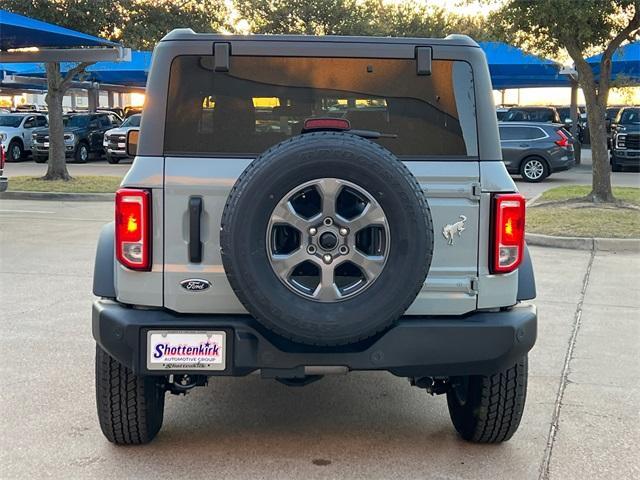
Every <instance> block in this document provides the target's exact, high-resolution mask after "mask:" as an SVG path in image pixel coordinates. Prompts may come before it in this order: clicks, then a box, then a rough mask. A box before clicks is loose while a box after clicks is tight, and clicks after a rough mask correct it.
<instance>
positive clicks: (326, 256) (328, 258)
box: [322, 253, 333, 263]
mask: <svg viewBox="0 0 640 480" xmlns="http://www.w3.org/2000/svg"><path fill="white" fill-rule="evenodd" d="M322 260H324V263H331V260H333V257H332V256H331V255H329V254H328V253H327V254H325V255H323V257H322Z"/></svg>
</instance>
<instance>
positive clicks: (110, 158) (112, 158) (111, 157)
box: [107, 154, 120, 165]
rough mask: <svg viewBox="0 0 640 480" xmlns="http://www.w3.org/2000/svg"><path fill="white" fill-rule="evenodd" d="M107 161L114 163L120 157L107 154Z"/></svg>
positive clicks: (118, 160)
mask: <svg viewBox="0 0 640 480" xmlns="http://www.w3.org/2000/svg"><path fill="white" fill-rule="evenodd" d="M107 162H108V163H110V164H111V165H115V164H117V163H120V158H119V157H114V156H112V155H109V154H107Z"/></svg>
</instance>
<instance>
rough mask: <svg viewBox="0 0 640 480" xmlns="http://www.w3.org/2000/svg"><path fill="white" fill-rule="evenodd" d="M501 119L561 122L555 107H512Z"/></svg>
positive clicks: (505, 120)
mask: <svg viewBox="0 0 640 480" xmlns="http://www.w3.org/2000/svg"><path fill="white" fill-rule="evenodd" d="M502 121H503V122H542V123H562V122H561V121H560V114H559V113H558V110H556V108H555V107H512V108H510V109H509V111H508V112H507V114H506V115H505V116H504V118H503V120H502Z"/></svg>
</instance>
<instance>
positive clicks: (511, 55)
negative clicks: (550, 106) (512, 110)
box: [480, 42, 570, 90]
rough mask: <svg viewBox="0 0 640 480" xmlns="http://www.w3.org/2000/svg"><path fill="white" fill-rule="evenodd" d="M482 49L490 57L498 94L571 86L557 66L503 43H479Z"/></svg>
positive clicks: (492, 80)
mask: <svg viewBox="0 0 640 480" xmlns="http://www.w3.org/2000/svg"><path fill="white" fill-rule="evenodd" d="M480 47H481V48H482V50H483V51H484V53H485V55H486V56H487V62H488V63H489V73H490V74H491V83H492V84H493V88H494V89H495V90H503V89H507V88H532V87H568V86H570V84H569V80H568V79H567V78H566V76H565V75H560V68H561V65H560V64H558V63H556V62H553V61H551V60H547V59H544V58H540V57H536V56H535V55H531V54H529V53H525V52H523V51H522V50H520V49H519V48H516V47H514V46H511V45H508V44H506V43H502V42H480Z"/></svg>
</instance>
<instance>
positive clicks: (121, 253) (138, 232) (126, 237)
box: [116, 188, 151, 270]
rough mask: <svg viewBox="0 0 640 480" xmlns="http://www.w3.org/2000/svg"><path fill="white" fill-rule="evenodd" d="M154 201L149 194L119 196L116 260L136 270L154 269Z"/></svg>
mask: <svg viewBox="0 0 640 480" xmlns="http://www.w3.org/2000/svg"><path fill="white" fill-rule="evenodd" d="M150 199H151V194H150V193H149V192H148V191H147V190H136V189H131V188H121V189H120V190H118V191H117V192H116V258H117V259H118V261H119V262H120V263H121V264H122V265H124V266H125V267H127V268H131V269H133V270H150V269H151V216H150V215H151V212H150Z"/></svg>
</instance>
